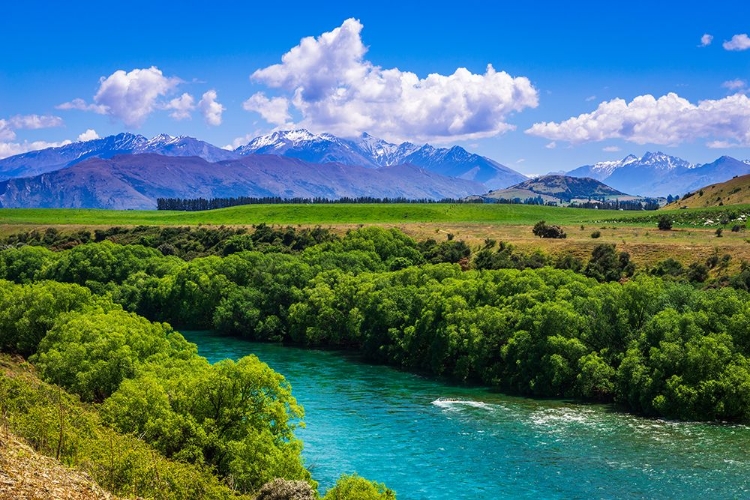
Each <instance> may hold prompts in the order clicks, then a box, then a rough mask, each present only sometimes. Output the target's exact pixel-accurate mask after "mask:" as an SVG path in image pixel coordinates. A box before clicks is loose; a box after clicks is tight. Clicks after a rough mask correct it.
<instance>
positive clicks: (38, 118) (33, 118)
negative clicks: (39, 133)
mask: <svg viewBox="0 0 750 500" xmlns="http://www.w3.org/2000/svg"><path fill="white" fill-rule="evenodd" d="M8 123H10V125H11V126H12V127H13V128H15V129H19V128H25V129H40V128H52V127H62V125H63V119H62V118H60V117H59V116H50V115H23V116H22V115H16V116H13V117H11V118H10V119H8Z"/></svg>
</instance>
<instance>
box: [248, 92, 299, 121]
mask: <svg viewBox="0 0 750 500" xmlns="http://www.w3.org/2000/svg"><path fill="white" fill-rule="evenodd" d="M289 104H290V103H289V100H288V99H286V98H285V97H272V98H270V99H269V98H268V97H266V94H264V93H263V92H258V93H256V94H254V95H253V96H252V97H250V99H248V100H247V101H245V102H244V103H242V107H243V108H245V110H246V111H255V112H256V113H259V114H260V116H262V117H263V119H264V120H265V121H267V122H268V123H272V124H274V125H284V124H285V123H289V122H290V121H291V119H292V115H290V114H289Z"/></svg>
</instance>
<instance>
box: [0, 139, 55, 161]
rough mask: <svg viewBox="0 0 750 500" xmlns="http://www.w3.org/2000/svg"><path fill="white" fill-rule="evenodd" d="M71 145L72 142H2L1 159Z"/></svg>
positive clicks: (0, 146)
mask: <svg viewBox="0 0 750 500" xmlns="http://www.w3.org/2000/svg"><path fill="white" fill-rule="evenodd" d="M67 144H70V141H68V140H65V141H61V142H45V141H34V142H25V141H24V142H23V143H17V142H0V159H2V158H7V157H9V156H14V155H20V154H22V153H27V152H29V151H37V150H39V149H46V148H57V147H60V146H65V145H67Z"/></svg>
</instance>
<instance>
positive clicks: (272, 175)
mask: <svg viewBox="0 0 750 500" xmlns="http://www.w3.org/2000/svg"><path fill="white" fill-rule="evenodd" d="M484 189H485V188H484V186H483V185H482V184H479V183H477V182H474V181H469V180H465V179H455V178H449V177H445V176H443V175H440V174H436V173H434V172H430V171H428V170H425V169H423V168H419V167H416V166H414V165H394V166H392V167H382V168H379V169H373V168H365V167H360V166H357V165H343V164H341V163H310V162H305V161H302V160H299V159H296V158H286V157H283V156H277V155H261V154H257V155H247V156H245V157H242V158H239V159H235V160H224V161H219V162H215V163H209V162H208V161H206V160H204V159H203V158H200V157H197V156H186V157H179V156H165V155H159V154H153V153H143V154H123V155H117V156H113V157H112V158H90V159H88V160H86V161H82V162H80V163H77V164H74V165H72V166H70V167H67V168H63V169H59V170H55V171H52V172H47V173H44V174H40V175H37V176H33V177H23V178H17V179H9V180H6V181H3V182H0V207H6V208H8V207H40V208H44V207H48V208H108V209H121V210H122V209H154V208H156V204H157V203H156V200H157V199H158V198H206V199H210V198H231V197H242V196H245V197H276V196H280V197H282V198H297V197H299V198H315V197H320V198H328V199H336V198H342V197H351V198H358V197H373V198H409V199H425V198H428V199H442V198H465V197H467V196H469V195H472V194H476V193H478V192H482V191H483V190H484Z"/></svg>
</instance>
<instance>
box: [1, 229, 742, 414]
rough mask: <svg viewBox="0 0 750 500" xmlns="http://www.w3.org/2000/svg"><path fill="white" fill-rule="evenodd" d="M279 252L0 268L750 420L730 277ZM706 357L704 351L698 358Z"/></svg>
mask: <svg viewBox="0 0 750 500" xmlns="http://www.w3.org/2000/svg"><path fill="white" fill-rule="evenodd" d="M274 248H277V247H275V245H274V243H269V244H267V246H265V247H263V249H264V251H263V252H260V251H257V250H253V251H248V250H245V251H239V252H235V253H232V254H230V255H227V256H225V257H219V256H209V257H203V258H196V259H194V260H192V261H189V262H186V261H184V260H181V259H178V258H176V257H174V256H165V255H162V254H161V252H158V251H156V250H155V249H149V248H144V247H138V246H124V247H123V246H119V245H114V244H112V243H109V242H103V243H98V244H87V245H82V246H80V247H76V248H74V249H71V250H67V251H65V252H60V253H56V254H53V253H52V252H49V251H48V250H45V249H42V248H34V247H24V248H21V249H11V250H6V251H5V252H0V257H1V258H0V263H1V264H0V272H1V273H4V276H5V277H6V278H10V279H14V280H16V281H19V282H23V281H29V282H33V281H35V280H37V279H39V278H41V277H46V278H53V279H55V280H59V281H72V282H76V283H79V284H81V285H85V286H86V287H87V288H88V289H89V290H92V291H93V292H94V293H95V295H102V296H103V295H107V296H109V297H111V298H112V300H114V301H115V302H116V303H118V304H120V305H121V306H122V307H123V308H124V309H125V310H127V311H132V312H137V313H138V314H140V315H142V316H145V317H147V318H149V319H150V320H152V321H167V322H169V323H171V324H174V325H177V326H179V327H185V328H192V329H198V328H214V329H217V330H219V331H222V332H225V333H227V334H232V335H241V336H245V337H248V338H252V339H256V340H264V341H269V340H270V341H290V342H297V343H303V344H309V345H316V346H323V347H335V348H347V349H356V350H359V351H361V352H363V353H364V354H365V355H366V356H367V357H369V358H370V359H372V360H376V361H379V362H384V363H389V364H393V365H397V366H400V367H404V368H407V369H410V370H417V371H423V372H427V373H432V374H434V375H441V376H449V377H451V378H454V379H458V380H465V381H474V382H481V383H485V384H489V385H492V386H496V387H498V388H501V389H503V390H506V391H510V392H515V393H520V394H529V395H535V396H555V397H560V396H566V397H568V396H570V397H579V398H584V399H594V400H602V401H612V402H616V403H620V404H622V405H623V406H625V407H626V408H629V409H631V410H634V411H637V412H640V413H644V414H649V415H663V416H669V417H676V418H691V419H693V418H701V419H722V420H736V421H750V365H748V356H750V323H749V322H748V318H750V309H748V305H747V304H748V298H749V297H748V294H747V292H746V291H744V290H741V288H742V287H740V286H738V287H737V288H738V290H735V289H732V288H720V289H706V290H701V289H697V288H695V287H694V286H693V285H691V284H688V283H686V282H683V281H680V280H679V279H677V276H676V275H673V274H671V272H670V271H669V270H670V269H672V267H673V266H667V265H666V264H665V266H662V268H660V269H663V270H667V271H665V272H664V274H663V275H662V276H649V275H648V274H645V273H641V274H637V273H635V268H634V266H633V265H632V263H631V262H630V259H629V255H628V254H627V253H625V252H620V253H618V252H617V251H616V249H615V247H614V245H599V246H597V247H596V248H595V249H594V252H593V253H592V256H591V258H590V259H589V260H588V262H586V263H583V262H581V261H580V260H579V259H576V258H575V257H573V256H571V255H560V256H558V257H556V258H551V257H549V256H546V255H544V254H541V253H539V252H537V253H534V254H523V253H519V252H517V251H515V250H514V249H513V247H512V246H511V245H507V244H503V243H501V244H500V245H499V246H498V245H497V243H495V242H492V241H488V242H486V244H485V247H484V248H483V249H481V250H480V251H478V252H477V253H476V254H475V255H474V259H473V260H472V261H471V262H469V263H468V264H467V263H466V259H468V256H469V249H468V247H467V246H466V245H465V243H464V242H460V241H455V240H453V239H451V240H447V241H444V242H442V243H437V242H434V241H432V242H430V241H429V240H428V241H427V242H420V243H417V242H415V241H414V240H412V239H411V238H408V237H407V236H405V235H403V234H402V233H400V232H398V231H395V230H384V229H379V228H364V229H360V230H356V231H351V232H350V233H349V234H347V235H345V236H344V237H343V238H335V239H332V240H330V241H324V242H321V243H319V244H314V245H311V246H308V247H306V248H304V249H302V250H295V251H289V252H285V253H282V252H278V251H273V250H274ZM281 248H287V247H281ZM719 264H720V259H717V264H716V265H717V266H718V265H719ZM550 266H555V267H557V269H554V268H552V267H550ZM470 268H473V269H472V270H469V269H470ZM660 272H661V271H660ZM743 272H745V271H743ZM696 274H700V273H697V271H696ZM748 274H750V272H748ZM629 276H630V277H631V278H630V279H628V280H622V278H623V277H629ZM633 276H634V277H633ZM704 279H705V278H704ZM53 338H54V337H53ZM75 342H76V343H81V342H82V341H81V340H76V341H75ZM18 349H19V350H20V349H21V347H18ZM711 356H713V357H711ZM63 357H65V358H74V356H73V355H72V354H66V355H65V356H63ZM39 359H40V360H41V355H40V357H39ZM704 359H705V360H709V359H714V361H711V362H710V363H708V362H707V363H706V364H705V366H703V367H699V366H698V365H699V364H700V363H702V361H701V360H704ZM142 382H143V383H142V384H141V385H144V386H147V385H148V384H147V382H145V381H142ZM151 385H153V384H151ZM96 386H97V387H106V384H104V383H103V382H102V381H99V382H98V383H97V385H96ZM91 397H93V398H94V399H96V398H100V397H101V395H97V394H93V395H92V396H91Z"/></svg>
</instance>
